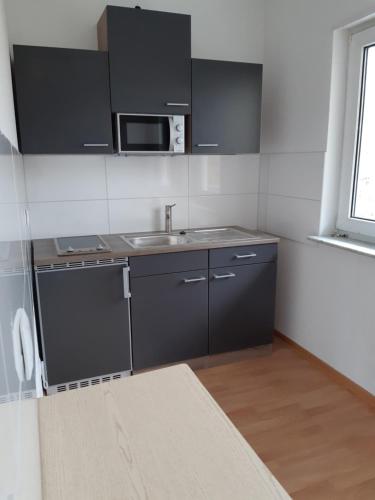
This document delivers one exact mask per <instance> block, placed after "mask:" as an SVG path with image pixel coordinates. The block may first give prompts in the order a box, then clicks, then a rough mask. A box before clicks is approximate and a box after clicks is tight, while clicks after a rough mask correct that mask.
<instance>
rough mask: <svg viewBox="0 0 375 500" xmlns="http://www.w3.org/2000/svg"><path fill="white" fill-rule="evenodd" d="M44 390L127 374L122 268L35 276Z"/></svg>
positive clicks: (126, 307) (127, 335)
mask: <svg viewBox="0 0 375 500" xmlns="http://www.w3.org/2000/svg"><path fill="white" fill-rule="evenodd" d="M37 285H38V286H37V288H38V295H39V297H38V299H39V318H40V325H41V334H42V344H43V350H44V358H45V362H46V366H47V378H48V385H50V386H53V385H57V384H64V383H67V382H71V381H74V380H81V379H87V378H92V377H98V376H102V375H108V374H111V373H118V372H123V371H128V370H131V355H130V331H129V301H128V299H125V298H124V284H123V266H121V265H112V266H110V265H108V266H101V267H92V268H83V269H71V270H62V271H51V272H40V273H37Z"/></svg>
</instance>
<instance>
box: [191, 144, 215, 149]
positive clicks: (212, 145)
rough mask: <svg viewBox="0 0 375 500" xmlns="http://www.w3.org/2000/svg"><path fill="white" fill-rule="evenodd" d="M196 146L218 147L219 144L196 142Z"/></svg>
mask: <svg viewBox="0 0 375 500" xmlns="http://www.w3.org/2000/svg"><path fill="white" fill-rule="evenodd" d="M196 146H197V148H218V147H219V144H196Z"/></svg>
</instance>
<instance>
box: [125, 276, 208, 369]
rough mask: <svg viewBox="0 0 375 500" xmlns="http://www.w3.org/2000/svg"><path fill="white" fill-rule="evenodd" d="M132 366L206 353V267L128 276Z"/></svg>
mask: <svg viewBox="0 0 375 500" xmlns="http://www.w3.org/2000/svg"><path fill="white" fill-rule="evenodd" d="M131 289H132V303H131V313H132V329H133V336H132V344H133V365H134V369H135V370H139V369H142V368H147V367H150V366H156V365H162V364H166V363H173V362H176V361H181V360H185V359H190V358H196V357H199V356H205V355H207V354H208V337H207V331H208V315H207V308H208V272H207V269H203V270H197V271H188V272H183V273H172V274H164V275H157V276H143V277H136V278H132V280H131Z"/></svg>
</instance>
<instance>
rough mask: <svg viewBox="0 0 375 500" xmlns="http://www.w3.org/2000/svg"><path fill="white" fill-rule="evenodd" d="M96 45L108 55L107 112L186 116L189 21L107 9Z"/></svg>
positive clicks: (185, 17)
mask: <svg viewBox="0 0 375 500" xmlns="http://www.w3.org/2000/svg"><path fill="white" fill-rule="evenodd" d="M98 43H99V49H101V50H105V51H108V54H109V67H110V82H111V103H112V111H113V112H123V113H147V114H189V113H190V103H191V18H190V16H188V15H183V14H170V13H167V12H157V11H151V10H142V9H132V8H127V7H113V6H107V7H106V9H105V11H104V13H103V15H102V17H101V19H100V20H99V23H98Z"/></svg>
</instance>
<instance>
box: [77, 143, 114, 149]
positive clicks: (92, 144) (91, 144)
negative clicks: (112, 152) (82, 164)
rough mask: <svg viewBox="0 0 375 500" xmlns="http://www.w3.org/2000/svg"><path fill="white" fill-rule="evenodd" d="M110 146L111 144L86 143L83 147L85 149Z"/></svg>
mask: <svg viewBox="0 0 375 500" xmlns="http://www.w3.org/2000/svg"><path fill="white" fill-rule="evenodd" d="M108 146H109V144H106V143H104V142H103V143H99V142H98V143H94V142H92V143H89V142H86V143H85V144H84V145H83V147H84V148H107V147H108Z"/></svg>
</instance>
